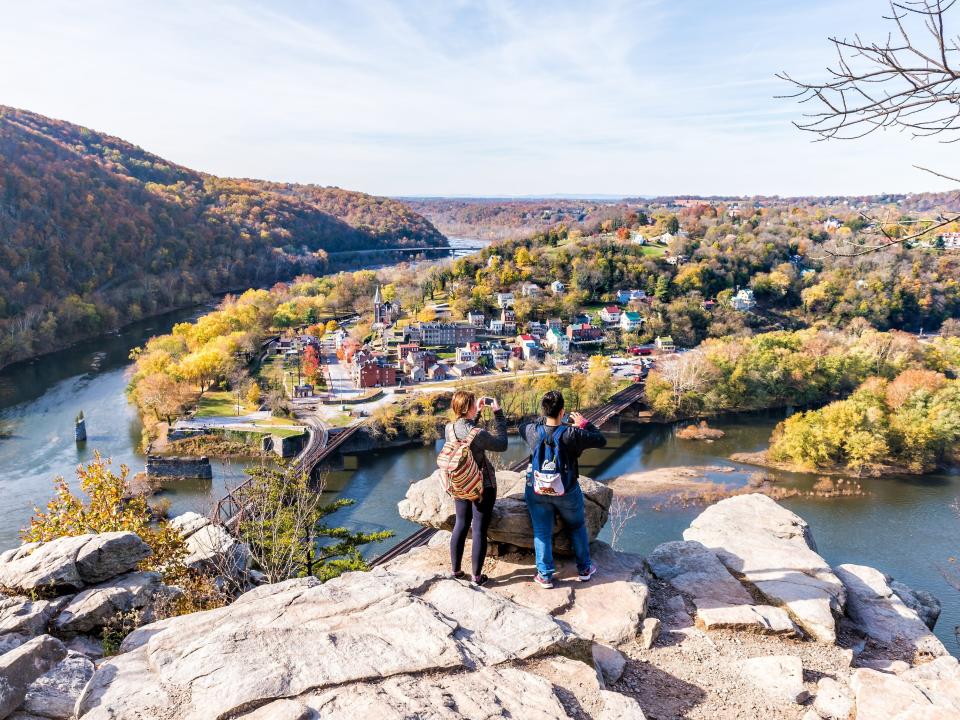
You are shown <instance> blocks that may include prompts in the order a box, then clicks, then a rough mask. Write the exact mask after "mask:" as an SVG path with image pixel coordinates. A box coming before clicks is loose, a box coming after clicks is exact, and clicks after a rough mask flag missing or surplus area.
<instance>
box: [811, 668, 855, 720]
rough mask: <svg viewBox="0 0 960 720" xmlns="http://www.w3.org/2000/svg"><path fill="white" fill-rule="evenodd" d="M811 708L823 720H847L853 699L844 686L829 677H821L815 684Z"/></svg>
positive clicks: (851, 710)
mask: <svg viewBox="0 0 960 720" xmlns="http://www.w3.org/2000/svg"><path fill="white" fill-rule="evenodd" d="M813 707H814V709H815V710H816V711H817V714H818V715H819V716H820V717H821V718H823V719H824V720H848V718H849V717H850V713H852V712H853V697H851V695H850V691H849V690H848V689H847V687H846V686H845V685H841V684H840V683H838V682H837V681H836V680H834V679H833V678H831V677H822V678H820V682H818V683H817V696H816V697H815V698H814V700H813Z"/></svg>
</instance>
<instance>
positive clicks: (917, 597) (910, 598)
mask: <svg viewBox="0 0 960 720" xmlns="http://www.w3.org/2000/svg"><path fill="white" fill-rule="evenodd" d="M890 589H891V590H893V592H895V593H896V594H897V597H899V598H900V599H901V600H903V604H904V605H906V606H907V607H908V608H910V609H911V610H913V611H914V612H915V613H916V614H917V615H918V616H919V617H920V619H921V620H923V623H924V625H926V626H927V627H928V628H930V629H931V630H933V628H934V627H935V626H936V624H937V620H938V619H939V618H940V601H939V600H938V599H937V598H936V597H934V595H933V593H930V592H927V591H926V590H914V589H913V588H911V587H908V586H907V585H905V584H903V583H902V582H897V581H896V580H891V581H890Z"/></svg>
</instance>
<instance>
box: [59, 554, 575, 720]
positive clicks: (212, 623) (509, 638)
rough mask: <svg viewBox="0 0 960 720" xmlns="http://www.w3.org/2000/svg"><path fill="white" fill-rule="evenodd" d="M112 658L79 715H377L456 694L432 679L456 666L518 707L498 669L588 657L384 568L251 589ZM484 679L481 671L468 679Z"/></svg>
mask: <svg viewBox="0 0 960 720" xmlns="http://www.w3.org/2000/svg"><path fill="white" fill-rule="evenodd" d="M122 649H123V650H124V651H125V654H124V655H121V656H119V657H117V658H111V659H109V660H107V661H106V662H104V663H103V664H102V665H101V666H100V667H99V668H98V670H97V673H96V674H95V675H94V677H93V679H92V681H91V682H90V684H89V685H88V687H87V689H86V690H85V691H84V694H83V696H82V698H81V699H80V702H79V705H78V708H79V710H80V714H81V716H82V717H83V718H88V719H89V720H95V719H96V718H113V717H118V716H119V717H140V718H143V719H144V720H147V719H149V718H160V717H164V718H165V717H168V716H169V712H170V708H177V716H178V717H180V718H184V719H185V720H187V719H189V718H211V717H223V716H226V715H231V714H234V713H239V712H240V711H243V710H252V709H255V708H257V707H259V706H260V705H262V704H265V703H266V702H268V701H271V702H272V701H273V700H275V699H277V698H302V702H304V703H311V704H313V705H315V706H316V708H318V711H321V717H327V716H329V717H334V716H336V715H335V713H333V711H332V708H336V707H340V705H339V704H338V703H341V702H347V700H346V698H350V700H349V702H350V703H351V704H352V706H353V707H354V711H353V712H354V713H356V714H355V716H376V715H377V713H376V712H374V713H373V714H372V715H367V714H366V713H364V712H359V711H358V709H357V708H358V707H360V708H362V707H370V708H371V709H375V708H377V707H378V703H384V705H382V706H380V707H382V708H383V709H384V715H385V716H388V715H387V713H386V712H385V710H386V709H387V708H390V707H394V708H395V710H394V712H397V711H399V710H400V708H402V707H403V705H402V704H400V705H395V704H396V703H401V701H403V697H404V696H407V697H410V698H418V699H421V700H420V702H421V705H420V707H422V702H423V699H427V698H429V699H433V700H437V699H439V697H440V696H442V695H443V688H444V687H446V686H456V687H463V688H468V687H469V686H470V682H471V679H464V678H458V679H457V680H456V681H455V682H452V683H447V682H446V681H444V679H443V677H442V675H443V674H445V673H451V672H458V671H462V670H464V669H471V670H474V671H476V675H474V676H472V679H473V680H476V681H477V686H476V687H477V691H478V692H479V691H480V688H490V687H491V685H490V683H489V682H488V680H490V679H499V680H502V684H496V683H495V686H496V687H497V692H503V693H508V692H509V691H510V689H511V687H514V688H515V689H516V691H517V693H518V695H517V701H518V702H526V700H524V699H523V698H521V697H520V696H521V695H524V693H523V692H522V691H521V687H523V686H524V685H525V683H520V684H519V686H518V685H517V684H516V683H514V684H511V683H510V682H507V680H509V679H510V678H509V672H507V670H506V668H505V669H504V670H503V672H507V675H506V676H503V677H500V676H499V673H500V672H501V670H500V669H499V668H498V666H500V665H503V664H505V663H508V662H514V661H522V660H525V659H529V658H533V657H536V656H540V655H547V654H551V653H556V652H562V653H564V654H568V655H573V656H580V657H584V658H589V652H590V650H589V643H587V642H586V641H584V640H583V639H581V638H579V637H578V636H577V635H575V634H573V633H572V632H571V631H570V630H569V629H565V628H564V627H563V626H562V625H561V624H559V623H557V622H556V621H555V620H553V619H552V618H551V617H550V616H549V615H547V614H546V613H542V612H537V611H534V610H530V609H527V608H523V607H521V606H519V605H517V604H516V603H512V602H510V601H508V600H506V599H505V598H502V597H500V596H498V595H496V594H495V593H489V592H485V591H483V590H477V589H474V588H472V587H469V586H467V585H464V584H462V583H460V582H457V581H455V580H451V579H448V578H444V577H443V576H440V575H437V574H432V575H426V574H420V573H414V572H404V571H390V570H388V569H385V568H378V569H376V570H374V571H371V572H369V573H347V574H346V575H343V576H341V577H340V578H337V579H335V580H331V581H329V582H327V583H325V584H322V585H321V584H320V583H319V582H317V581H316V580H314V579H312V578H311V579H305V580H292V581H288V582H285V583H280V584H277V585H267V586H263V587H260V588H257V589H255V590H251V591H250V592H248V593H246V594H245V595H243V596H241V597H240V598H239V599H238V600H237V601H236V602H234V603H233V604H232V605H229V606H227V607H224V608H220V609H217V610H211V611H208V612H202V613H195V614H193V615H186V616H182V617H177V618H172V619H169V620H164V621H162V622H160V623H157V624H155V625H151V626H146V627H144V628H141V629H140V630H138V631H136V632H134V633H133V634H132V635H131V636H129V637H128V638H127V640H126V642H125V643H124V646H123V648H122ZM304 649H309V652H303V650H304ZM250 668H257V672H255V673H251V672H250ZM482 672H489V673H493V675H492V676H491V678H486V679H484V678H483V677H482V676H481V677H477V675H479V674H480V673H482ZM436 673H440V674H441V676H437V675H436ZM421 674H425V675H423V676H421ZM431 674H433V676H432V677H431ZM485 680H487V681H485ZM364 681H371V682H370V683H365V682H364ZM385 688H392V690H387V689H385ZM400 688H405V690H404V691H403V692H400V691H399V689H400ZM465 692H468V691H466V690H465ZM468 695H469V692H468ZM338 697H339V698H341V699H340V700H337V698H338ZM535 697H536V694H535V693H534V692H533V691H531V698H535ZM467 700H468V698H467V697H465V698H464V702H467ZM404 702H405V701H404ZM323 707H327V708H328V709H331V710H330V712H329V713H328V714H327V715H324V714H323V712H322V708H323ZM520 707H522V705H521V706H520ZM523 716H524V715H523V713H520V714H519V715H518V717H523ZM546 717H563V716H562V715H559V714H554V715H548V716H546Z"/></svg>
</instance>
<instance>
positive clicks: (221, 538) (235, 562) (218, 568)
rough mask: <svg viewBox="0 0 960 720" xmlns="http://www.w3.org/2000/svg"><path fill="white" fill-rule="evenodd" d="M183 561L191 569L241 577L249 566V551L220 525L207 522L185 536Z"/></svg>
mask: <svg viewBox="0 0 960 720" xmlns="http://www.w3.org/2000/svg"><path fill="white" fill-rule="evenodd" d="M187 553H188V554H187V557H186V558H185V559H184V561H183V564H184V565H186V566H187V567H188V568H190V569H191V570H199V571H203V572H211V573H215V574H220V575H230V576H233V577H240V576H242V575H243V574H245V573H246V571H247V569H248V568H249V566H250V550H249V549H248V548H247V546H246V545H245V544H244V543H242V542H240V541H239V540H237V539H236V538H235V537H233V535H231V534H230V533H228V532H227V531H226V530H225V529H223V528H222V527H220V526H219V525H212V524H210V523H208V524H206V525H204V526H203V527H201V528H199V529H198V530H196V531H195V532H193V533H192V534H191V535H190V536H189V537H188V538H187Z"/></svg>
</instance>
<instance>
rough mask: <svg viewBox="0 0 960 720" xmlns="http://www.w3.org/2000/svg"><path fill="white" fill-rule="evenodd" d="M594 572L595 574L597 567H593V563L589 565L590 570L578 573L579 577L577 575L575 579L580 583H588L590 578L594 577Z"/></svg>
mask: <svg viewBox="0 0 960 720" xmlns="http://www.w3.org/2000/svg"><path fill="white" fill-rule="evenodd" d="M596 572H597V566H596V565H594V564H593V563H590V569H588V570H587V571H585V572H582V573H580V575H579V577H578V578H577V579H578V580H579V581H580V582H589V581H590V578H592V577H593V576H594V573H596Z"/></svg>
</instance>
